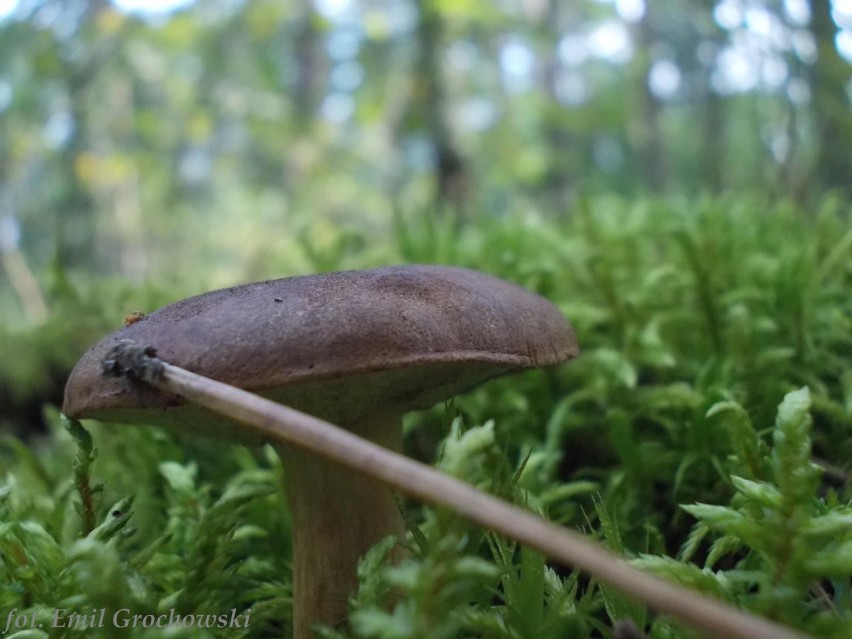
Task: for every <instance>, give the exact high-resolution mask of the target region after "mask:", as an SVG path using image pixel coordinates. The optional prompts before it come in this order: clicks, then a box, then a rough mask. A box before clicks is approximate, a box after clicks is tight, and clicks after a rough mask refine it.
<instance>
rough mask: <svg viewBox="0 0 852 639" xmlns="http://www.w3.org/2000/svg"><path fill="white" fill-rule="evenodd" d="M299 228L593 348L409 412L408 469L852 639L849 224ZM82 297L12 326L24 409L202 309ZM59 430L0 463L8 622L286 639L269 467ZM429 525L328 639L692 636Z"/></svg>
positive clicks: (742, 200)
mask: <svg viewBox="0 0 852 639" xmlns="http://www.w3.org/2000/svg"><path fill="white" fill-rule="evenodd" d="M304 224H305V226H304V228H305V229H308V231H306V232H305V233H304V234H303V236H301V237H300V239H299V240H298V242H297V243H301V244H300V245H301V246H303V249H304V253H303V255H311V256H312V257H311V258H310V259H311V260H313V261H314V262H316V266H317V268H320V267H321V268H323V269H337V268H346V267H366V266H372V265H374V264H377V263H392V262H402V261H419V262H446V263H454V264H458V265H462V266H469V267H473V268H479V269H481V270H485V271H488V272H492V273H495V274H497V275H500V276H503V277H506V278H508V279H510V280H513V281H515V282H518V283H519V284H521V285H524V286H527V287H529V288H532V289H534V290H537V291H539V292H541V293H542V294H544V295H546V296H547V297H548V298H550V299H552V300H553V301H554V302H555V303H556V304H557V305H558V306H559V307H560V309H561V310H563V311H564V312H565V314H566V316H568V317H569V318H570V319H571V320H572V322H573V323H574V325H575V327H576V329H577V334H578V336H579V340H580V343H581V347H582V349H583V350H582V354H581V356H580V357H579V358H578V359H577V360H575V361H574V362H572V363H571V364H570V365H567V366H564V367H560V368H558V369H555V370H547V371H533V372H531V373H529V374H526V375H521V376H515V377H510V378H504V379H498V380H494V381H493V382H490V383H489V384H487V385H485V386H484V387H482V388H481V389H478V390H476V391H475V392H472V393H470V394H467V395H465V396H462V397H459V398H457V399H456V400H454V401H453V402H452V404H450V405H449V406H448V407H437V408H435V409H433V410H431V411H427V412H425V413H422V414H417V415H411V416H409V417H408V418H407V423H406V433H407V435H406V437H407V440H406V445H407V448H408V451H409V452H410V453H411V454H412V455H415V456H418V457H420V458H426V459H431V460H433V461H434V463H435V464H437V465H438V466H439V467H440V468H442V469H443V470H444V471H446V472H450V473H452V474H455V475H457V476H459V477H461V478H463V479H465V480H466V481H469V482H471V483H474V484H476V485H477V486H479V487H481V488H483V489H486V490H489V491H491V492H493V493H495V494H497V495H500V496H501V497H504V498H507V499H510V500H512V501H514V502H515V503H517V504H519V505H522V506H523V507H526V508H529V509H531V510H533V511H536V512H539V513H542V514H544V515H545V516H547V517H548V518H550V519H552V520H554V521H558V522H560V523H561V524H563V525H566V526H573V527H577V528H581V529H583V530H585V531H587V532H588V533H589V534H591V535H595V536H596V537H598V538H599V539H601V540H602V541H603V542H604V543H606V544H608V545H609V546H610V547H611V548H613V549H614V550H616V551H617V552H619V553H622V554H623V555H625V556H626V557H629V558H633V560H634V561H637V562H638V563H639V564H641V565H643V566H645V567H646V568H648V569H651V570H654V571H656V572H658V573H659V574H661V575H664V576H666V577H667V578H670V579H674V580H677V581H680V582H683V583H684V584H686V585H688V586H689V587H693V588H696V589H699V590H701V591H703V592H706V593H708V594H711V595H713V596H717V597H720V598H723V599H727V600H729V601H731V602H733V603H736V604H737V605H740V606H743V607H745V608H748V609H751V610H754V611H756V612H759V613H761V614H765V615H769V616H772V617H775V618H777V619H779V620H781V621H784V622H787V623H790V624H792V625H795V626H798V627H800V628H802V629H804V630H806V631H807V632H808V633H810V634H811V635H813V636H817V637H835V636H837V637H842V636H843V634H842V632H843V628H844V624H845V625H848V624H849V623H850V622H852V620H850V610H852V599H850V592H852V583H850V577H852V566H850V553H852V550H850V549H851V548H852V542H851V541H850V539H849V530H850V520H852V511H850V503H852V492H850V482H849V478H848V473H849V466H848V464H849V459H852V437H850V436H849V433H850V432H852V364H850V362H852V324H850V318H852V298H850V296H849V294H848V291H849V290H852V239H850V238H852V235H850V231H849V228H850V226H852V225H850V217H849V212H848V210H846V209H845V208H841V207H840V206H839V204H838V202H837V201H836V200H834V199H830V198H827V199H826V200H825V201H824V202H823V203H822V204H821V205H820V206H819V207H817V208H816V209H815V210H813V211H803V210H801V209H798V208H797V207H795V206H793V205H789V204H783V203H781V204H778V203H776V204H769V203H767V202H766V201H764V200H763V199H761V198H758V197H756V196H755V197H748V196H740V197H728V198H723V199H714V200H711V199H706V200H688V201H686V200H684V201H659V200H650V199H637V200H636V201H633V202H630V203H628V202H625V201H623V200H620V199H618V198H613V197H600V198H589V199H587V200H582V201H580V202H579V203H578V205H577V207H576V208H575V209H574V210H573V211H571V212H570V214H566V215H564V216H559V217H547V216H544V215H542V214H540V213H537V212H534V211H525V212H523V214H521V213H519V214H518V215H505V216H502V217H500V216H496V215H492V214H491V213H487V212H485V211H481V212H478V213H476V212H473V213H472V214H471V217H470V218H468V219H466V220H460V219H453V218H452V217H451V216H444V217H438V216H434V217H431V218H430V217H428V216H427V215H426V213H425V212H423V211H414V210H408V211H400V212H399V214H398V216H397V218H396V219H395V221H393V222H392V223H391V222H388V225H387V227H386V230H390V231H392V233H393V235H392V239H393V241H392V242H390V243H388V242H385V241H384V239H383V237H382V236H381V234H379V235H378V236H377V237H376V238H374V237H373V235H372V230H364V229H359V228H348V227H346V228H337V227H335V226H334V225H324V223H322V222H319V221H314V220H312V219H309V216H307V214H306V217H305V218H304ZM320 227H322V232H317V231H316V229H317V228H320ZM294 241H295V240H294ZM346 247H350V248H346ZM300 250H302V249H300ZM299 259H301V258H299ZM277 268H278V266H277V265H276V264H272V265H270V266H268V269H269V270H267V271H256V270H254V267H252V268H250V269H248V270H247V271H246V272H245V273H242V274H241V276H240V278H242V279H246V278H247V277H248V275H247V274H248V272H249V271H251V272H252V273H255V274H256V275H257V276H259V277H266V276H279V275H281V273H280V272H276V271H275V269H277ZM243 275H245V276H246V277H242V276H243ZM234 277H235V278H237V276H236V275H235V276H234ZM210 278H211V279H210V281H209V282H206V285H213V283H214V282H215V281H216V279H217V278H218V275H216V274H214V273H211V274H210ZM237 279H239V278H237ZM61 291H64V292H61ZM61 291H60V289H59V288H58V289H57V292H56V293H55V294H53V296H52V298H51V308H52V310H53V314H52V315H51V316H50V318H49V319H48V321H47V322H46V323H45V324H43V325H42V326H40V327H22V326H15V327H11V326H5V327H0V335H4V336H5V337H4V338H2V339H5V340H6V341H4V342H3V344H4V345H8V346H9V348H10V350H9V351H8V355H7V351H0V352H2V353H3V358H2V359H0V380H2V381H0V389H6V390H5V391H4V392H6V393H7V394H8V395H9V396H12V395H13V394H15V393H17V392H18V391H19V390H21V389H23V388H25V387H28V388H29V389H30V390H29V391H28V392H29V393H30V394H31V395H32V396H34V397H40V394H39V392H37V391H35V390H34V389H38V388H40V387H41V386H40V385H41V384H43V383H45V375H44V371H46V370H48V369H49V367H50V366H52V365H53V364H54V363H56V362H60V361H61V362H62V365H61V366H57V369H58V370H59V371H60V372H58V373H57V374H56V377H57V378H58V379H60V380H63V379H64V377H65V375H66V374H67V370H68V367H69V366H70V364H71V363H72V362H73V360H74V358H75V357H76V356H77V355H78V354H79V353H80V352H81V351H82V349H83V348H85V345H86V344H87V343H89V342H91V341H94V339H95V338H97V337H98V336H99V335H100V334H101V333H103V332H106V331H107V330H109V329H112V328H114V327H115V326H116V325H120V322H121V318H122V317H123V315H124V314H125V313H127V312H129V311H132V310H142V311H150V310H152V309H153V308H155V307H156V306H158V305H160V304H161V303H163V302H165V301H168V300H169V299H174V298H178V297H181V296H182V295H183V294H184V293H186V292H188V291H184V290H180V291H178V290H174V291H172V292H170V293H169V294H166V293H165V292H163V291H148V290H144V289H143V290H140V291H136V292H134V291H133V290H132V287H131V286H130V285H128V284H124V285H121V284H116V283H115V282H112V283H110V282H87V281H86V280H85V279H83V278H80V277H78V276H76V275H75V276H69V280H68V281H67V282H65V284H64V285H63V287H61ZM4 331H5V332H4ZM60 353H61V355H60ZM803 387H807V390H799V391H796V390H795V389H801V388H803ZM51 397H52V401H53V402H58V401H59V398H58V397H57V396H51ZM785 398H786V399H785ZM782 400H783V401H782ZM779 403H781V406H780V408H779V406H778V405H779ZM2 406H4V404H3V403H2V402H0V407H2ZM5 406H11V404H5ZM16 410H17V409H14V408H13V409H12V410H9V411H8V412H6V413H4V414H3V415H4V419H6V420H12V419H15V418H16V417H19V416H22V413H19V412H16ZM45 419H46V421H47V423H48V424H49V425H51V430H50V432H49V436H48V437H47V438H46V439H45V440H44V442H43V443H41V444H39V445H26V444H23V443H22V442H21V441H20V440H18V439H14V438H8V437H7V438H5V439H3V440H2V441H0V464H2V466H1V467H2V475H0V477H2V478H0V624H4V623H5V620H4V618H3V617H2V614H3V613H8V611H9V610H12V609H17V610H18V611H21V612H22V613H24V612H25V613H26V614H27V615H31V614H35V615H36V617H37V619H40V620H48V621H49V619H48V617H49V615H50V614H51V611H52V610H53V609H54V608H56V607H63V606H64V607H65V608H67V609H69V610H71V609H74V610H84V611H85V610H90V609H92V608H98V609H99V608H101V607H107V606H114V605H119V606H121V605H123V606H125V607H127V608H130V609H132V610H133V611H134V612H138V613H150V614H162V612H163V611H168V610H170V609H171V608H174V609H175V610H176V611H177V612H178V613H180V614H201V613H208V612H210V611H214V612H216V613H219V614H221V613H222V612H226V611H230V610H231V609H233V608H235V607H236V609H237V611H238V612H239V613H241V614H242V613H244V612H246V613H247V612H250V614H251V626H250V628H248V629H236V630H231V631H230V634H228V633H222V632H221V631H219V630H218V629H207V630H199V629H197V628H195V629H193V631H194V632H195V633H197V634H191V633H190V634H186V635H185V636H194V637H196V636H211V637H214V636H245V637H252V636H256V637H267V636H275V635H286V634H287V633H288V632H289V627H290V626H289V624H290V621H289V609H290V608H289V606H290V588H291V584H290V580H289V574H290V568H289V561H290V556H289V552H290V550H289V549H290V528H289V527H290V522H289V519H288V518H287V516H286V514H285V512H286V506H285V505H284V504H283V498H282V497H281V495H280V494H279V492H278V484H279V483H280V479H281V473H280V472H279V469H278V466H277V464H278V462H277V461H276V460H275V459H274V458H273V457H272V456H270V455H269V454H268V451H260V452H258V451H248V450H245V449H232V448H228V447H226V446H224V445H221V444H218V443H211V442H205V441H200V440H193V439H189V438H188V437H187V436H185V435H181V434H180V433H177V434H168V433H163V432H159V431H151V430H150V429H143V428H133V427H126V426H117V425H92V426H91V427H89V425H87V428H89V429H90V431H91V433H92V436H93V440H94V442H93V444H96V447H97V449H98V451H99V452H98V455H97V457H96V458H94V457H93V450H92V449H90V448H89V444H88V443H87V442H86V437H85V435H82V433H80V432H79V431H77V436H76V441H75V439H74V438H72V437H71V435H70V434H69V433H68V432H66V431H65V429H63V428H61V427H60V422H59V417H58V415H57V414H56V411H55V408H49V409H48V410H46V411H45ZM773 423H775V427H774V428H773V427H772V424H773ZM16 430H17V429H16ZM81 435H82V436H81ZM75 457H79V460H78V461H77V462H76V463H75ZM820 469H822V470H821V471H820ZM87 484H88V485H89V487H90V489H91V490H90V493H91V494H90V497H88V498H84V497H83V495H85V494H86V490H85V486H86V485H87ZM99 487H100V488H99ZM130 497H133V501H132V502H128V501H127V500H128V499H129V498H130ZM87 499H88V500H90V502H91V505H90V506H86V505H85V504H86V500H87ZM113 504H117V505H116V506H111V505H113ZM681 505H684V506H683V507H682V506H681ZM87 512H91V513H92V516H93V517H94V519H93V520H92V522H93V523H94V528H93V530H92V532H91V533H89V534H88V535H85V532H83V531H86V530H88V529H89V527H90V525H89V524H87V523H86V521H85V517H86V516H88V515H86V513H87ZM113 512H116V513H119V514H118V515H113V514H111V513H113ZM407 515H408V518H409V521H410V531H409V537H408V539H407V543H408V545H409V547H410V550H409V554H408V556H407V558H406V559H404V560H403V561H401V562H400V563H398V564H396V565H388V563H387V561H386V557H387V555H388V551H389V548H390V546H389V545H388V544H389V542H388V543H387V544H385V545H379V546H377V547H376V548H375V549H374V550H373V551H372V552H371V553H370V555H368V557H367V558H366V559H365V561H364V562H363V564H362V567H361V575H360V584H361V585H360V588H359V590H358V592H357V593H356V594H355V595H354V598H353V601H352V614H351V617H350V625H349V627H348V628H343V629H334V630H332V629H327V630H326V635H327V636H329V637H339V636H346V637H358V636H362V637H374V638H380V637H402V636H405V637H415V636H422V637H433V636H434V637H439V636H444V637H511V638H513V639H514V638H520V637H536V638H539V637H541V638H542V639H547V638H548V637H562V636H571V637H578V638H580V639H582V638H583V637H592V636H596V637H597V636H601V637H604V638H606V639H608V638H609V637H612V636H614V633H615V632H616V630H615V629H616V628H617V627H619V625H621V627H624V626H625V624H627V623H629V622H631V620H632V623H635V625H636V626H637V627H638V628H639V629H640V630H641V631H642V632H644V633H646V634H647V635H648V636H649V637H652V638H654V639H662V638H664V637H666V638H668V637H687V636H690V635H689V634H688V632H687V631H686V630H684V629H682V628H679V627H676V626H674V625H673V624H672V623H671V621H670V620H668V619H665V618H660V617H657V616H655V615H653V614H652V613H651V612H649V611H647V610H645V609H644V608H643V607H642V606H640V605H637V604H636V603H635V602H633V601H631V600H629V599H628V598H626V597H624V596H622V595H620V594H619V593H618V592H616V591H615V590H614V589H612V588H602V587H599V586H598V585H597V584H596V583H594V582H593V581H591V582H590V581H588V580H587V579H585V578H584V577H581V576H579V575H577V574H575V573H571V572H566V571H565V570H563V569H562V568H558V567H554V566H550V565H548V564H547V563H546V562H544V561H543V560H542V558H541V557H538V556H536V555H535V553H531V552H529V551H527V550H524V549H520V548H517V547H515V546H513V545H512V544H511V543H509V542H507V541H506V540H504V539H500V538H498V537H496V536H493V535H490V534H486V533H484V532H483V531H481V530H477V529H476V528H474V527H472V526H470V525H469V524H467V523H465V522H462V521H459V520H458V518H456V517H455V516H454V515H453V514H452V513H449V512H446V511H443V510H433V509H430V508H419V507H416V506H413V505H412V506H409V507H408V508H407ZM81 532H82V534H81ZM20 630H21V631H22V633H20V634H19V636H20V637H24V636H28V635H26V634H23V631H27V632H29V628H21V629H20ZM47 630H50V629H49V628H47V626H45V629H42V632H47ZM33 632H35V631H33ZM52 632H53V633H54V634H53V635H50V634H48V636H50V637H53V636H56V637H58V636H63V635H62V634H61V632H59V631H58V630H56V631H52ZM618 632H622V631H618ZM127 633H128V636H146V637H147V636H152V637H154V636H156V637H159V636H165V632H164V631H161V630H158V629H156V628H149V629H141V628H138V629H136V630H133V631H130V630H128V631H127ZM204 633H207V634H204ZM30 634H31V635H32V633H30ZM78 634H79V635H80V636H82V631H80V633H78ZM32 636H35V635H32ZM64 636H72V635H64ZM75 636H76V635H75ZM85 636H86V637H98V636H100V635H99V634H98V631H97V630H96V629H91V630H89V631H86V634H85ZM103 636H106V635H103ZM169 636H173V635H169Z"/></svg>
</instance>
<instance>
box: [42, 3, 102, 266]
mask: <svg viewBox="0 0 852 639" xmlns="http://www.w3.org/2000/svg"><path fill="white" fill-rule="evenodd" d="M84 7H85V9H84V10H83V13H82V14H81V15H80V17H79V25H78V27H77V35H76V37H75V38H66V39H64V40H61V41H57V42H56V61H57V63H58V64H59V65H60V68H61V78H62V79H63V80H64V83H65V93H66V96H67V98H68V105H69V111H70V116H71V124H70V126H71V131H70V133H69V136H68V140H67V141H66V142H65V144H64V145H63V146H62V148H61V150H60V162H61V163H62V166H63V167H64V169H63V174H64V175H65V176H66V179H65V180H64V181H63V185H62V187H61V190H60V192H58V193H57V194H56V212H55V220H56V258H55V259H56V262H57V263H58V264H60V265H63V266H69V265H82V264H87V265H91V264H93V262H94V261H95V257H94V256H95V232H94V230H95V219H94V218H95V203H94V198H93V197H92V194H91V192H90V191H89V188H88V185H87V184H85V182H84V181H83V180H82V179H81V177H80V172H79V171H78V170H77V168H78V162H79V160H80V158H81V157H82V156H83V154H84V153H85V152H86V151H88V150H89V146H90V139H89V123H88V118H89V113H90V110H91V109H90V102H89V91H90V86H92V85H93V84H94V83H95V82H96V81H97V77H98V73H99V70H100V66H101V61H102V60H103V59H104V57H105V56H109V55H111V49H112V47H111V46H109V45H106V46H100V47H96V46H92V45H91V44H90V45H89V46H87V47H84V49H83V50H84V51H86V52H87V55H86V56H85V57H84V58H83V59H82V60H80V59H79V55H74V54H73V53H71V52H70V51H68V50H65V49H66V48H71V47H74V46H75V42H77V41H78V39H79V38H82V37H83V34H88V33H91V32H94V31H95V30H96V28H95V23H96V21H97V19H98V16H99V15H100V14H101V12H102V11H112V10H113V9H111V8H110V6H109V3H108V2H107V0H93V1H92V2H89V3H86V4H85V5H84ZM54 37H56V36H54ZM97 108H108V107H107V106H106V105H97ZM95 117H97V115H96V116H95Z"/></svg>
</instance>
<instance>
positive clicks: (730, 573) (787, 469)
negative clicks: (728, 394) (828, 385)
mask: <svg viewBox="0 0 852 639" xmlns="http://www.w3.org/2000/svg"><path fill="white" fill-rule="evenodd" d="M720 409H721V410H727V411H729V412H731V413H733V419H734V421H735V422H736V423H737V424H738V425H737V426H736V428H737V431H738V432H739V433H740V440H741V445H740V446H739V447H738V451H737V452H736V453H734V455H733V457H732V459H731V464H732V468H733V469H734V472H737V469H738V468H739V469H742V470H746V471H749V472H751V471H753V470H754V466H755V464H754V461H753V457H754V456H753V450H754V448H755V447H754V446H749V445H747V444H745V441H744V440H746V439H751V440H752V443H753V444H756V443H757V442H758V441H759V437H758V435H757V431H756V430H755V429H753V428H752V426H751V423H750V421H749V420H748V418H747V417H743V413H742V412H740V411H741V409H740V410H738V411H733V410H732V407H730V406H729V405H717V406H714V407H713V408H712V409H711V412H713V413H717V414H718V413H719V412H720ZM809 409H810V392H809V391H808V389H807V388H803V389H800V390H798V391H793V392H790V393H788V394H787V395H786V396H785V398H784V401H783V402H782V403H781V405H780V406H779V407H778V416H777V419H776V422H775V428H774V429H773V431H772V442H773V446H772V449H771V450H770V451H768V452H769V454H768V455H767V456H766V457H765V458H764V459H765V463H763V464H761V472H760V473H759V474H757V475H755V477H756V478H755V479H746V478H744V477H741V476H737V475H731V476H730V479H731V483H732V487H733V489H734V493H733V496H732V497H731V500H730V504H729V505H728V506H715V505H708V504H693V505H687V506H683V509H684V510H686V511H687V512H688V513H689V514H691V515H692V516H693V517H695V518H696V519H697V520H698V522H699V523H697V524H696V525H695V526H694V528H693V533H692V534H691V535H690V537H689V540H688V542H687V544H686V545H685V546H684V548H683V549H682V551H681V559H684V560H688V559H691V558H692V557H694V556H695V554H696V553H697V552H698V551H699V546H700V542H701V540H703V539H705V538H706V537H708V536H709V535H710V534H711V533H716V534H717V535H719V536H717V537H716V539H715V541H713V543H712V544H711V545H710V547H709V550H708V551H707V552H706V559H705V561H704V570H703V571H702V572H701V573H698V572H696V569H694V568H693V567H691V566H690V565H689V564H682V563H680V562H675V561H674V560H672V559H669V558H647V557H646V558H643V559H642V560H640V561H638V562H637V563H638V564H639V565H642V566H644V567H646V568H650V569H652V570H654V571H655V572H658V573H660V574H663V575H669V576H671V577H674V578H675V579H677V580H679V581H681V582H682V583H684V584H686V585H690V586H693V587H697V586H699V583H698V582H697V581H696V578H695V577H696V576H698V575H699V574H700V576H701V578H702V579H703V582H704V583H705V584H706V585H705V586H704V587H701V588H700V589H702V590H706V591H709V592H713V590H712V588H713V587H714V586H716V594H717V595H719V596H726V597H728V598H732V599H737V600H739V601H741V602H746V601H748V602H749V603H748V605H749V607H751V608H753V609H756V610H759V611H761V612H763V613H764V614H766V615H768V616H770V617H773V618H775V619H778V620H781V621H784V622H787V623H791V624H798V625H803V626H805V625H806V621H807V624H809V625H808V627H810V628H813V629H819V631H820V633H821V634H825V636H838V637H840V636H842V632H843V629H844V628H848V627H849V624H850V623H852V609H850V608H849V605H848V604H849V600H848V593H849V591H850V587H852V553H850V549H852V527H850V525H849V524H850V522H852V508H850V506H849V505H848V503H847V504H840V503H838V501H837V496H836V494H831V495H829V497H827V498H826V497H820V496H819V494H818V489H819V483H820V475H821V473H820V469H819V467H818V466H816V465H815V464H814V463H813V462H812V461H811V437H810V435H811V426H812V420H811V417H810V414H809ZM746 431H750V433H751V434H750V437H749V436H748V435H747V434H746ZM723 562H725V563H727V564H728V565H729V567H727V568H724V569H722V570H718V571H717V572H715V573H714V572H710V571H711V570H713V569H714V568H715V567H717V566H718V565H720V564H722V563H723ZM732 562H733V563H732ZM719 586H721V588H720V587H719Z"/></svg>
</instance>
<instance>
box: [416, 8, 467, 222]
mask: <svg viewBox="0 0 852 639" xmlns="http://www.w3.org/2000/svg"><path fill="white" fill-rule="evenodd" d="M417 6H418V9H419V12H420V22H419V25H418V27H417V45H418V53H417V66H416V70H415V79H414V96H413V104H412V105H411V108H412V110H413V112H414V118H413V120H414V123H415V127H416V126H417V125H419V126H420V127H422V128H423V129H425V130H426V132H427V135H428V136H429V138H430V140H431V142H432V149H433V154H434V155H433V175H434V184H435V185H434V189H435V190H434V201H435V209H436V211H437V212H441V213H444V212H451V213H455V214H457V215H459V216H463V215H464V214H465V213H466V208H467V200H468V196H469V191H470V184H469V181H470V176H469V172H468V165H467V161H466V160H465V159H464V157H463V156H462V154H461V152H460V151H459V150H458V149H457V148H456V145H455V143H454V141H453V139H452V132H451V129H450V125H449V122H448V121H447V114H446V94H445V92H444V79H443V73H442V70H441V61H442V60H443V57H444V56H443V35H444V19H443V16H441V12H440V9H439V8H438V6H437V3H436V2H435V0H417Z"/></svg>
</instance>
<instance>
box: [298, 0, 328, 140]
mask: <svg viewBox="0 0 852 639" xmlns="http://www.w3.org/2000/svg"><path fill="white" fill-rule="evenodd" d="M301 4H302V5H303V6H302V9H301V13H302V17H301V18H300V19H299V26H298V31H297V35H296V43H295V54H296V73H297V76H296V89H295V95H294V96H293V101H294V103H295V107H296V118H297V119H298V120H299V122H300V124H302V125H305V126H306V125H310V124H311V123H312V122H313V121H314V119H315V118H316V114H317V109H318V107H319V104H320V102H321V101H322V98H323V93H324V91H325V79H324V76H325V71H326V69H325V66H326V65H325V57H324V54H323V42H322V36H321V34H320V32H319V29H318V28H317V16H316V12H315V11H314V9H313V3H312V2H310V1H309V0H305V1H303V2H302V3H301Z"/></svg>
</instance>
